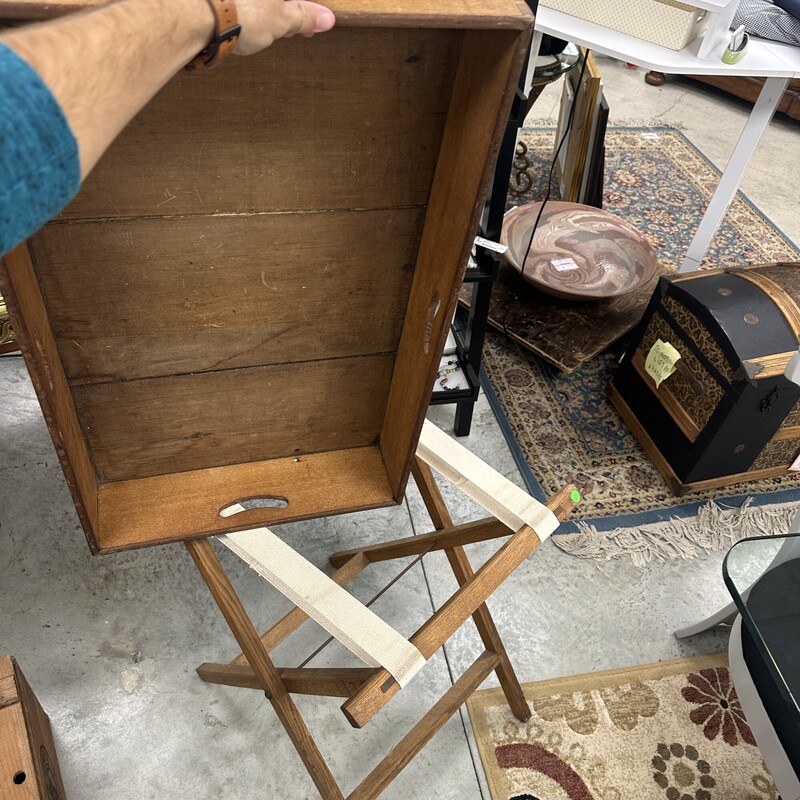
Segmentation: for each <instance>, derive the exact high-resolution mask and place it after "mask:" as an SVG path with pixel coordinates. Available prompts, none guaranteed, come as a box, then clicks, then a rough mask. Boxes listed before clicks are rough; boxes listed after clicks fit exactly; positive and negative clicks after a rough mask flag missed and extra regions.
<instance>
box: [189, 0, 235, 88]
mask: <svg viewBox="0 0 800 800" xmlns="http://www.w3.org/2000/svg"><path fill="white" fill-rule="evenodd" d="M208 4H209V5H210V6H211V10H212V11H213V12H214V20H215V26H214V38H213V39H212V40H211V43H210V44H209V45H208V47H206V48H205V49H203V50H201V51H200V52H199V53H198V54H197V56H196V57H195V58H193V59H192V60H191V61H190V62H189V63H188V64H187V65H186V69H187V70H188V71H189V72H199V71H201V70H208V69H211V68H212V67H216V66H217V64H219V62H220V61H222V60H223V59H224V58H226V57H227V56H229V55H230V54H231V53H232V52H233V51H234V50H235V49H236V44H237V43H238V41H239V35H240V34H241V32H242V26H241V25H239V17H238V15H237V13H236V3H235V1H234V0H208Z"/></svg>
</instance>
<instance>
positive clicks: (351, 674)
mask: <svg viewBox="0 0 800 800" xmlns="http://www.w3.org/2000/svg"><path fill="white" fill-rule="evenodd" d="M375 672H376V669H375V668H373V667H352V668H348V667H335V668H326V667H321V668H316V667H303V668H302V669H295V668H285V667H279V668H278V675H279V676H280V679H281V680H282V681H283V685H284V686H285V687H286V690H287V691H288V692H289V693H290V694H312V695H319V696H320V697H350V696H351V695H352V694H353V693H354V692H356V691H357V690H358V689H359V688H360V687H361V686H362V685H363V684H364V682H365V681H366V680H367V679H368V678H370V677H371V676H372V675H373V674H374V673H375ZM197 674H198V675H199V676H200V677H201V678H202V679H203V680H204V681H205V682H206V683H219V684H222V685H224V686H237V687H239V688H240V689H259V690H260V691H264V690H263V687H262V686H261V683H260V681H259V679H258V676H257V675H256V674H255V672H253V670H252V668H251V667H249V666H247V665H246V664H245V665H238V664H201V665H200V666H199V667H198V668H197Z"/></svg>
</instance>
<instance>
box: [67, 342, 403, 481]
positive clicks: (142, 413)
mask: <svg viewBox="0 0 800 800" xmlns="http://www.w3.org/2000/svg"><path fill="white" fill-rule="evenodd" d="M393 368H394V356H393V355H392V354H386V355H376V356H361V357H358V358H339V359H335V360H332V361H311V362H307V363H300V364H285V365H278V366H270V367H250V368H248V369H235V370H222V371H218V372H206V373H202V374H197V375H175V376H170V377H165V378H150V379H147V380H141V381H124V382H122V383H96V384H88V385H85V386H79V387H75V388H73V392H72V394H73V397H74V399H75V407H76V409H77V412H78V419H79V420H80V421H81V425H82V427H83V430H84V433H85V435H86V439H87V441H88V443H89V448H90V450H91V451H92V454H93V455H94V461H95V467H96V469H97V476H98V480H99V481H100V482H103V483H105V482H107V481H120V480H129V479H132V478H141V477H145V476H150V475H162V474H165V473H170V472H183V471H186V470H193V469H201V468H204V467H217V466H223V465H226V464H234V463H237V462H242V461H259V460H263V459H269V458H280V457H282V456H288V455H299V454H301V453H310V452H312V453H313V452H317V451H320V450H339V449H344V448H349V447H360V446H363V445H370V444H373V443H374V442H376V441H377V439H378V436H379V434H380V430H381V425H382V424H383V415H384V410H385V406H386V396H387V394H388V390H389V383H390V381H391V379H392V369H393Z"/></svg>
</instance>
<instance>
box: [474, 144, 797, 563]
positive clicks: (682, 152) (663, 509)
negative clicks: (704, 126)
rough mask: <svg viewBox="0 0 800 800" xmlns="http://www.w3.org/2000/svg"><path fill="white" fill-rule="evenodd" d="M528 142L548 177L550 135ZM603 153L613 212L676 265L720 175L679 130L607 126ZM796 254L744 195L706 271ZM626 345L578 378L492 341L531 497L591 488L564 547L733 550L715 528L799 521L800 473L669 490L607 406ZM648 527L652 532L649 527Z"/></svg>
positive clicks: (504, 409)
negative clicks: (567, 487) (569, 487)
mask: <svg viewBox="0 0 800 800" xmlns="http://www.w3.org/2000/svg"><path fill="white" fill-rule="evenodd" d="M522 137H523V139H524V140H525V142H526V144H527V145H528V150H529V154H530V155H529V157H531V159H532V160H533V162H534V165H533V168H532V169H531V173H532V174H533V175H534V176H541V178H540V179H541V180H542V181H544V180H545V179H546V176H547V172H548V169H549V159H550V158H551V153H552V145H553V132H552V131H547V130H546V131H539V130H535V131H531V130H525V131H523V133H522ZM606 148H607V152H606V181H605V194H604V198H605V203H604V207H605V208H606V209H607V210H609V211H611V212H612V213H615V214H618V215H619V216H621V217H623V218H624V219H626V220H627V221H628V222H630V223H632V224H633V225H634V226H636V227H637V228H639V230H641V231H644V232H645V234H646V235H647V237H648V239H649V240H650V241H651V243H652V244H653V246H654V247H655V248H656V251H657V253H658V255H659V258H660V259H661V261H662V262H664V263H666V264H673V265H675V266H677V265H678V264H679V262H680V259H681V257H682V255H683V253H684V252H685V250H686V248H687V247H688V244H689V241H690V240H691V237H692V235H693V233H694V230H695V229H696V227H697V224H698V221H699V219H700V214H701V209H702V208H703V207H704V203H705V202H706V201H707V199H708V198H709V196H710V195H711V192H712V191H713V189H714V187H715V185H716V181H717V180H718V178H719V172H718V171H717V170H716V169H715V168H714V166H713V165H711V164H710V162H708V161H707V160H706V159H705V157H704V156H703V155H702V154H701V153H700V152H699V151H698V150H696V149H695V148H694V146H693V145H692V144H691V143H690V142H689V141H688V140H687V139H686V137H685V136H684V135H683V134H682V133H680V132H679V131H677V130H674V129H671V128H616V129H610V130H609V132H608V135H607V138H606ZM544 190H545V187H544V186H543V185H538V186H533V187H532V188H531V189H530V191H528V192H527V193H525V194H524V195H522V196H520V197H510V198H509V205H515V204H519V203H524V202H530V201H533V200H536V199H537V198H539V199H540V198H541V197H542V196H543V194H544ZM798 258H800V251H798V249H797V248H795V247H794V245H793V244H792V243H791V242H789V241H788V240H787V239H786V238H785V237H784V236H783V234H781V232H780V231H778V230H777V229H776V228H775V227H774V226H773V225H772V224H771V223H770V222H769V220H767V219H766V218H765V217H764V216H763V215H762V214H761V213H760V212H759V211H758V209H756V208H755V206H753V205H752V203H750V202H749V201H748V200H747V199H746V198H744V197H743V196H742V195H739V196H738V197H737V199H736V200H735V201H734V202H733V204H732V206H731V209H730V210H729V212H728V214H727V216H726V217H725V220H724V222H723V224H722V226H721V227H720V230H719V232H718V234H717V236H716V238H715V239H714V242H713V244H712V248H711V250H710V251H709V254H708V256H707V257H706V259H705V261H704V262H703V266H704V267H712V266H720V265H740V264H747V263H765V262H770V261H780V260H796V259H798ZM624 345H625V342H624V341H622V342H618V343H617V344H616V345H614V346H612V347H611V348H610V349H609V350H607V351H606V352H605V353H603V354H601V355H600V356H598V357H596V358H595V359H593V360H591V361H589V362H588V363H587V364H586V365H585V366H584V367H582V368H581V369H579V370H577V371H576V372H574V373H572V374H571V375H562V374H561V373H560V372H559V371H558V370H556V369H555V368H553V367H551V366H549V365H548V364H546V363H545V362H544V361H542V360H541V359H539V358H537V357H536V356H535V355H533V354H531V353H530V352H528V351H526V350H524V349H523V348H522V347H521V346H520V345H518V344H516V343H514V342H513V341H511V340H509V339H507V338H506V337H504V336H503V335H502V334H500V333H496V332H490V333H489V335H488V337H487V342H486V347H485V351H484V353H485V360H484V363H485V368H486V372H487V374H488V377H489V381H490V383H491V386H490V387H488V389H487V394H488V396H489V399H490V402H492V403H493V405H494V406H495V408H496V410H499V411H500V413H499V414H498V417H499V418H500V421H501V426H502V427H504V430H505V431H506V436H507V439H508V440H509V444H510V446H511V447H512V451H514V452H515V454H516V456H517V461H518V464H519V466H520V469H521V471H522V473H523V477H524V478H525V481H526V483H527V484H528V489H529V491H531V492H532V493H533V494H534V495H535V496H537V497H539V498H543V497H545V496H548V495H550V494H552V493H553V492H554V491H556V490H557V489H558V488H560V487H561V486H562V485H564V483H567V482H573V483H575V484H577V485H578V486H579V487H580V488H581V490H582V492H583V497H584V500H583V502H582V503H581V505H580V506H579V507H578V508H577V509H575V512H574V513H573V514H572V515H571V520H572V521H570V522H567V523H565V524H564V525H563V526H562V527H561V528H560V529H559V533H576V532H579V534H578V537H557V540H556V541H557V544H559V546H561V547H562V548H563V549H566V550H569V551H570V552H575V553H576V554H578V555H589V554H588V553H584V552H581V546H582V545H581V542H584V541H585V537H586V536H588V537H590V538H591V537H594V542H593V544H594V543H597V542H600V538H598V536H596V534H605V535H604V536H603V537H602V542H601V543H600V544H599V545H598V546H597V547H593V550H597V549H598V547H599V549H600V550H601V551H602V552H601V553H600V555H599V557H602V558H609V557H616V555H617V554H626V555H633V556H634V560H636V557H637V556H638V557H639V560H640V561H646V560H650V559H651V558H662V559H666V558H671V557H675V556H679V557H691V556H692V555H695V554H696V553H697V552H699V551H700V550H701V549H719V548H720V547H724V546H727V544H729V543H730V537H728V538H726V536H724V535H722V536H720V535H717V534H716V533H715V530H721V531H722V532H723V533H725V534H727V533H729V532H730V531H731V530H733V529H734V528H736V530H737V536H736V538H738V536H740V535H747V534H748V533H755V532H761V531H763V532H770V530H771V529H772V530H775V531H776V530H784V531H785V530H786V528H787V525H788V522H789V520H790V519H791V516H792V508H791V506H787V505H786V504H787V503H791V502H793V501H797V500H800V475H799V476H798V477H780V478H772V479H769V480H764V481H758V482H754V483H750V484H745V485H739V486H731V487H726V488H724V489H717V490H713V491H707V492H704V493H703V492H700V493H694V494H689V495H685V496H684V497H681V498H678V497H675V496H674V495H673V494H672V493H671V491H670V490H669V488H668V487H667V484H666V482H665V481H664V479H663V478H662V477H661V474H660V473H659V472H658V470H657V469H656V468H655V466H654V465H653V464H652V462H651V461H650V460H649V458H648V457H647V456H646V455H645V453H644V451H643V450H642V449H641V447H640V446H639V444H638V442H637V441H636V439H635V438H634V437H633V435H632V433H631V432H630V431H629V430H628V428H627V427H626V425H625V424H624V423H623V421H622V419H621V418H620V417H619V415H618V414H617V412H616V411H615V410H614V408H613V407H612V406H611V404H610V403H609V402H608V400H607V399H606V392H605V387H606V385H607V383H608V381H609V378H610V376H611V374H612V373H613V370H614V368H615V366H616V364H617V360H618V358H619V356H620V355H621V354H622V352H623V349H624ZM503 417H504V418H505V419H503ZM711 499H713V500H715V501H718V502H719V501H722V502H723V505H724V508H723V509H721V508H720V507H718V506H713V507H712V506H709V505H708V501H709V500H711ZM742 506H744V507H743V508H742ZM725 509H732V510H725ZM698 514H699V515H700V518H698ZM698 520H699V522H698ZM676 521H677V522H676ZM664 523H668V526H667V528H665V527H664ZM651 525H655V528H653V529H648V528H647V527H646V526H651ZM612 534H613V535H612ZM581 536H583V537H584V538H583V539H580V537H581ZM568 539H572V541H571V542H570V541H568ZM570 548H572V549H570ZM592 557H594V556H592Z"/></svg>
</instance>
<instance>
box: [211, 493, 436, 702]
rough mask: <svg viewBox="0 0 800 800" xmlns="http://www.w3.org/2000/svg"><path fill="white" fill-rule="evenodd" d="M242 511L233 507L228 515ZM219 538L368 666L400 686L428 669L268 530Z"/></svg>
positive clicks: (378, 621)
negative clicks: (380, 668)
mask: <svg viewBox="0 0 800 800" xmlns="http://www.w3.org/2000/svg"><path fill="white" fill-rule="evenodd" d="M243 510H244V508H242V506H237V505H234V506H230V507H229V508H228V509H226V511H227V514H226V516H227V515H229V514H234V513H237V512H238V511H243ZM218 538H219V541H220V542H222V543H223V544H224V545H225V546H226V547H228V548H230V549H231V550H232V551H233V552H234V553H236V555H237V556H239V558H241V559H242V560H243V561H244V562H245V563H247V564H248V565H249V566H250V567H252V568H253V569H254V570H255V571H256V572H257V573H258V574H259V575H260V576H261V577H262V578H264V579H265V580H266V581H268V582H269V583H271V584H272V585H273V586H274V587H275V588H276V589H277V590H278V591H279V592H280V593H281V594H283V595H284V596H285V597H287V598H288V599H289V600H291V601H292V603H294V604H295V605H296V606H297V607H298V608H300V609H301V610H303V611H304V612H305V613H306V614H308V616H309V617H311V618H312V619H313V620H315V621H316V622H317V623H319V624H320V625H321V626H322V627H323V628H324V629H325V630H326V631H328V633H330V634H331V636H334V637H335V638H336V639H338V640H339V641H340V642H341V643H342V644H343V645H344V646H345V647H346V648H347V649H348V650H350V652H352V653H354V654H355V655H356V656H358V657H359V658H360V659H361V660H362V661H363V662H364V663H365V664H369V665H370V666H372V667H383V668H384V669H386V670H387V671H388V672H389V673H390V674H391V675H392V676H393V677H394V678H395V680H396V681H397V683H398V684H400V686H401V687H403V686H406V684H408V682H409V681H410V680H411V679H412V678H413V677H414V676H415V675H416V674H417V672H419V671H420V669H422V667H423V666H425V658H424V657H423V655H422V653H420V651H419V650H417V648H416V647H414V645H413V644H411V642H409V641H408V640H407V639H405V638H404V637H403V636H401V635H400V634H399V633H398V632H397V631H396V630H395V629H394V628H392V627H391V626H390V625H388V624H387V623H386V622H384V621H383V620H382V619H381V618H380V617H379V616H377V615H376V614H375V613H374V612H372V611H371V610H370V609H369V608H367V607H366V606H365V605H364V604H363V603H360V602H359V601H358V600H356V599H355V597H353V596H352V595H351V594H350V593H349V592H347V591H346V590H345V589H343V588H342V587H341V586H339V585H338V584H337V583H335V582H334V581H332V580H331V579H330V578H329V577H328V576H327V575H326V574H325V573H324V572H322V571H321V570H319V569H317V568H316V567H315V566H314V565H313V564H311V563H310V562H309V561H307V560H306V559H305V558H303V556H301V555H300V554H299V553H297V552H296V551H295V550H293V549H292V548H291V547H289V545H288V544H286V543H285V542H284V541H283V540H281V539H280V538H278V537H277V536H276V535H275V534H274V533H272V531H270V530H269V529H267V528H256V529H253V530H247V531H239V532H238V533H229V534H226V535H224V536H220V537H218Z"/></svg>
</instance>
